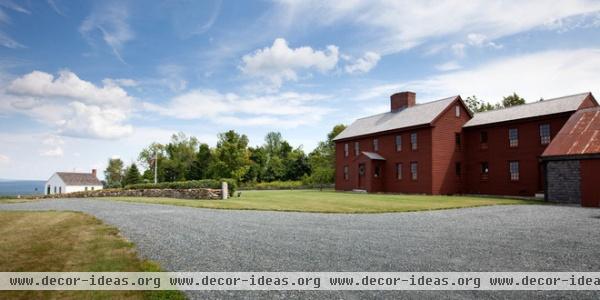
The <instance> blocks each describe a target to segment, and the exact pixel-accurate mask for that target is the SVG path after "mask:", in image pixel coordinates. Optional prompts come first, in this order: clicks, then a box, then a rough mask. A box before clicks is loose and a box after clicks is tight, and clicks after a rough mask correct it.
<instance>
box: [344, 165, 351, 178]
mask: <svg viewBox="0 0 600 300" xmlns="http://www.w3.org/2000/svg"><path fill="white" fill-rule="evenodd" d="M348 178H350V176H349V174H348V166H344V180H348Z"/></svg>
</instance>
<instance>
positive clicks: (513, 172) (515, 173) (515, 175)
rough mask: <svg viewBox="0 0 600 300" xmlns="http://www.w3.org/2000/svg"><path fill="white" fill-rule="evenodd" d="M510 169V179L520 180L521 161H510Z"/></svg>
mask: <svg viewBox="0 0 600 300" xmlns="http://www.w3.org/2000/svg"><path fill="white" fill-rule="evenodd" d="M508 169H509V171H510V180H511V181H518V180H519V162H518V161H510V162H508Z"/></svg>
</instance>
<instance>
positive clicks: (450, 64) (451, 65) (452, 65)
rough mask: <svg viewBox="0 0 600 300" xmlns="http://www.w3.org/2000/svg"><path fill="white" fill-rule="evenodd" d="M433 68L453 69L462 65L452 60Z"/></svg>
mask: <svg viewBox="0 0 600 300" xmlns="http://www.w3.org/2000/svg"><path fill="white" fill-rule="evenodd" d="M435 68H436V69H438V70H440V71H454V70H458V69H460V68H462V66H461V65H460V64H459V63H458V62H456V61H454V60H452V61H448V62H445V63H443V64H439V65H436V66H435Z"/></svg>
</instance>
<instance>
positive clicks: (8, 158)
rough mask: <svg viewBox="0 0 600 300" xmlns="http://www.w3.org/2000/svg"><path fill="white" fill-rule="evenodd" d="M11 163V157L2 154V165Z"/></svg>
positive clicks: (0, 155) (0, 162) (0, 161)
mask: <svg viewBox="0 0 600 300" xmlns="http://www.w3.org/2000/svg"><path fill="white" fill-rule="evenodd" d="M9 162H10V157H8V156H6V155H4V154H0V164H7V163H9Z"/></svg>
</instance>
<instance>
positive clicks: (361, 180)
mask: <svg viewBox="0 0 600 300" xmlns="http://www.w3.org/2000/svg"><path fill="white" fill-rule="evenodd" d="M365 173H366V170H365V164H358V188H359V189H363V190H364V189H365Z"/></svg>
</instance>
